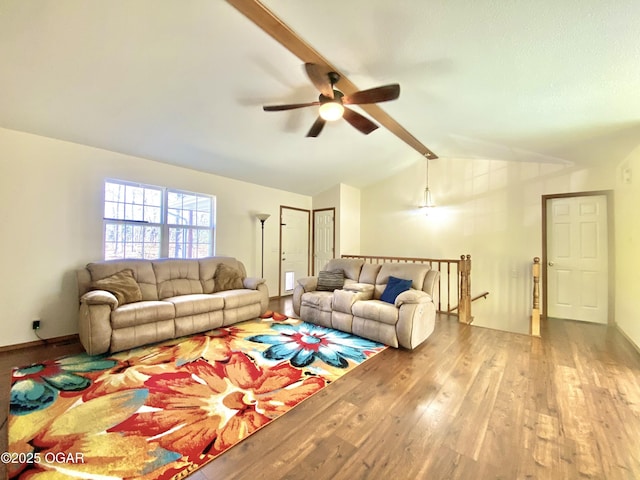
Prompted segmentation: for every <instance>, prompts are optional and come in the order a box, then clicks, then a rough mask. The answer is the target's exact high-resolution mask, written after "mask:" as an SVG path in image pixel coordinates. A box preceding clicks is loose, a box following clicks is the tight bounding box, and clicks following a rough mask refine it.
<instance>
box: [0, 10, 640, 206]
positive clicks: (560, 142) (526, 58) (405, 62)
mask: <svg viewBox="0 0 640 480" xmlns="http://www.w3.org/2000/svg"><path fill="white" fill-rule="evenodd" d="M263 3H264V4H265V5H266V6H267V7H268V8H270V9H271V10H273V11H274V13H275V14H276V15H278V16H279V17H280V18H281V19H282V20H283V21H284V22H285V23H286V24H288V25H289V26H290V27H291V28H292V29H293V30H294V31H295V32H297V33H298V34H299V35H300V36H301V37H302V38H304V39H305V40H306V41H307V42H308V43H309V44H310V45H312V46H313V47H314V48H315V49H316V50H318V51H319V53H320V54H322V55H323V56H324V57H326V58H327V59H328V60H329V61H330V62H331V63H333V64H334V65H336V67H338V69H339V70H340V71H341V72H343V73H344V74H345V75H346V76H347V77H348V78H349V79H350V80H351V81H352V82H354V83H355V84H356V85H357V86H358V88H360V89H366V88H371V87H376V86H379V85H382V84H386V83H394V82H398V83H400V85H401V88H402V92H401V94H400V98H399V99H398V100H396V101H393V102H389V103H384V104H381V106H382V108H383V109H384V110H386V111H387V112H388V113H389V114H390V115H391V116H392V117H393V118H394V119H395V120H396V121H398V122H399V123H400V124H402V125H403V126H404V127H405V128H406V129H407V130H408V131H409V132H410V133H412V134H413V135H414V136H415V137H417V138H418V139H419V140H420V141H421V142H422V143H424V144H425V145H426V146H427V147H429V148H430V149H431V150H433V151H434V152H435V153H436V154H437V155H438V156H440V157H441V158H459V157H465V158H469V157H472V158H495V159H502V160H512V161H548V162H571V163H577V164H580V163H586V164H591V163H594V162H603V161H606V162H612V165H615V163H614V162H618V161H620V160H621V159H622V158H624V156H625V155H626V154H627V153H629V152H630V151H631V150H632V149H633V148H634V147H636V146H638V145H639V144H640V94H639V93H638V92H639V86H640V2H639V1H638V0H609V1H602V0H562V1H552V0H548V1H546V0H543V1H540V0H530V1H529V0H520V1H508V0H501V1H499V0H493V1H492V0H478V1H474V2H469V1H468V0H439V1H434V0H404V1H402V2H396V1H391V0H349V1H344V0H315V1H312V0H306V1H300V0H266V1H264V2H263ZM0 66H1V71H0V126H2V127H5V128H9V129H15V130H22V131H26V132H31V133H35V134H38V135H44V136H48V137H53V138H58V139H62V140H68V141H72V142H77V143H81V144H85V145H90V146H95V147H100V148H105V149H108V150H112V151H116V152H121V153H126V154H130V155H136V156H140V157H145V158H150V159H154V160H159V161H162V162H167V163H171V164H176V165H182V166H186V167H190V168H194V169H197V170H202V171H207V172H212V173H215V174H218V175H223V176H228V177H232V178H236V179H240V180H245V181H248V182H252V183H257V184H261V185H267V186H272V187H275V188H280V189H284V190H288V191H292V192H299V193H303V194H308V195H312V194H315V193H318V192H320V191H323V190H325V189H327V188H329V187H331V186H333V185H335V184H337V183H340V182H342V183H346V184H349V185H353V186H356V187H363V186H365V185H367V184H370V183H372V182H376V181H379V180H381V179H383V178H384V177H385V176H387V175H389V174H392V173H394V172H396V171H398V170H400V169H403V168H405V167H407V166H408V165H410V164H411V163H413V162H416V161H421V157H420V156H419V154H418V153H417V152H415V151H414V150H412V149H411V148H410V147H409V146H408V145H406V144H405V143H403V142H402V141H401V140H399V139H398V138H397V137H395V136H394V135H392V134H391V133H389V132H388V131H387V130H385V129H384V128H380V129H378V130H376V131H375V132H373V133H372V134H370V135H369V136H365V135H363V134H361V133H360V132H358V131H357V130H355V129H354V128H352V127H351V126H350V125H348V124H347V123H346V122H345V121H339V122H336V123H332V124H329V125H327V127H325V129H324V131H323V132H322V134H321V135H320V136H319V137H318V138H315V139H313V138H306V137H305V134H306V132H307V130H308V129H309V127H310V126H311V124H312V123H313V121H314V120H315V117H316V115H317V112H316V111H315V110H314V108H307V109H303V110H295V111H289V112H263V111H262V108H261V106H262V105H265V104H278V103H291V102H294V103H297V102H306V101H313V100H315V99H316V98H317V91H316V90H315V89H314V87H313V86H312V85H311V83H310V82H309V80H308V79H307V77H306V76H305V74H304V71H303V68H302V62H301V60H299V59H298V58H296V57H295V56H294V55H292V54H291V53H290V52H289V51H288V50H286V49H285V48H283V47H282V46H281V45H279V44H278V43H277V42H276V41H275V40H273V39H272V38H271V37H269V36H267V34H265V33H264V32H263V31H262V30H260V29H259V28H258V27H256V26H255V25H253V24H252V23H251V22H250V21H249V20H248V19H246V18H245V17H244V16H243V15H242V14H240V13H239V12H238V11H237V10H235V9H234V8H233V7H232V6H230V5H229V4H227V3H226V2H225V1H223V0H136V1H132V0H109V1H103V2H97V1H87V0H0ZM356 108H357V107H356ZM2 161H8V159H2ZM435 161H436V162H437V161H438V160H435Z"/></svg>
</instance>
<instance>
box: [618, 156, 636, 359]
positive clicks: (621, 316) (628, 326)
mask: <svg viewBox="0 0 640 480" xmlns="http://www.w3.org/2000/svg"><path fill="white" fill-rule="evenodd" d="M625 177H626V178H627V179H625ZM638 205H640V147H638V148H636V149H635V151H633V152H632V153H631V154H630V155H629V157H627V158H626V159H625V160H624V161H623V162H622V163H621V164H620V165H619V166H618V169H617V175H616V189H615V211H616V215H615V220H616V239H615V245H616V301H615V305H616V319H617V323H618V327H619V328H620V329H621V330H622V331H623V332H624V333H625V335H626V336H627V337H628V338H629V339H630V340H631V341H632V342H634V343H635V344H636V346H637V347H638V348H639V349H640V304H639V303H638V301H639V299H640V215H639V214H638Z"/></svg>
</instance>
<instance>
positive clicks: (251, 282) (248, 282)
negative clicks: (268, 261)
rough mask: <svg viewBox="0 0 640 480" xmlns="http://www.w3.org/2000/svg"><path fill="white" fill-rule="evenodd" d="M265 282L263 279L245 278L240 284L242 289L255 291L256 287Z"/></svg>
mask: <svg viewBox="0 0 640 480" xmlns="http://www.w3.org/2000/svg"><path fill="white" fill-rule="evenodd" d="M265 282H266V280H265V279H264V278H257V277H247V278H245V279H244V280H242V284H243V285H244V288H248V289H249V290H257V289H258V285H262V284H263V283H265Z"/></svg>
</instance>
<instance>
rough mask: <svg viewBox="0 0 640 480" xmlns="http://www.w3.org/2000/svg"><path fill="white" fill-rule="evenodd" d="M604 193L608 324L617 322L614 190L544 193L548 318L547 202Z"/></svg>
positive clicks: (544, 294) (544, 280) (544, 285)
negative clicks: (605, 201) (605, 204)
mask: <svg viewBox="0 0 640 480" xmlns="http://www.w3.org/2000/svg"><path fill="white" fill-rule="evenodd" d="M597 195H604V196H605V197H606V199H607V243H608V245H607V260H608V266H607V269H608V275H607V277H608V278H607V290H608V291H607V298H608V302H607V303H608V305H607V325H614V324H615V278H616V277H615V265H616V264H615V243H614V240H615V238H614V223H613V221H614V208H613V190H593V191H587V192H571V193H554V194H550V195H542V305H541V306H542V316H543V318H547V311H548V310H547V298H548V295H547V291H548V290H547V286H548V285H547V278H548V277H547V265H548V259H547V242H548V238H547V203H548V202H550V201H551V200H553V199H556V198H570V197H592V196H597Z"/></svg>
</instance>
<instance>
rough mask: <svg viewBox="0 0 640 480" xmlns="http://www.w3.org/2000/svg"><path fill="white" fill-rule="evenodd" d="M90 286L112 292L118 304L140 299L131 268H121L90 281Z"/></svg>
mask: <svg viewBox="0 0 640 480" xmlns="http://www.w3.org/2000/svg"><path fill="white" fill-rule="evenodd" d="M92 288H94V289H96V290H106V291H107V292H110V293H112V294H113V295H114V296H115V297H116V299H117V300H118V305H125V304H127V303H133V302H139V301H140V300H142V291H141V290H140V286H139V285H138V282H136V279H135V278H133V270H131V269H126V270H122V271H121V272H117V273H114V274H113V275H109V276H108V277H106V278H102V279H100V280H96V281H94V282H93V283H92Z"/></svg>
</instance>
